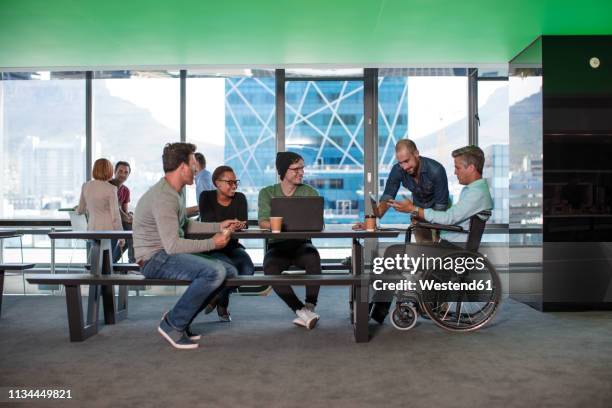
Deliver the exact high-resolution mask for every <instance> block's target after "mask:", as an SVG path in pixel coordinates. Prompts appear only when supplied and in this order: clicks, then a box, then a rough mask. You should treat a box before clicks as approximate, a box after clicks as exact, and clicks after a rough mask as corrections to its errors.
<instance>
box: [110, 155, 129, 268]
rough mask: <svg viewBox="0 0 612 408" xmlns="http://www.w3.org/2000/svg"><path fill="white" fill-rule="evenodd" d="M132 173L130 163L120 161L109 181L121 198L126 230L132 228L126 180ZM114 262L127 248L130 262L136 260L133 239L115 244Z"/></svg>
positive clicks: (119, 198)
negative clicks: (121, 243) (122, 244)
mask: <svg viewBox="0 0 612 408" xmlns="http://www.w3.org/2000/svg"><path fill="white" fill-rule="evenodd" d="M131 173H132V168H131V167H130V163H128V162H125V161H118V162H117V163H115V177H114V178H113V179H112V180H111V181H109V183H111V184H112V185H113V186H115V187H117V199H118V200H119V213H120V214H121V225H122V226H123V230H124V231H131V230H132V213H131V212H130V211H129V209H128V204H129V202H130V189H129V188H127V186H126V185H125V182H126V181H127V179H128V177H130V174H131ZM113 248H115V249H114V251H113V262H117V261H118V260H119V259H121V255H123V252H125V250H126V249H127V250H128V259H129V262H131V263H134V262H136V258H135V257H134V244H133V241H132V240H131V239H128V240H126V245H124V246H123V247H119V246H115V245H113Z"/></svg>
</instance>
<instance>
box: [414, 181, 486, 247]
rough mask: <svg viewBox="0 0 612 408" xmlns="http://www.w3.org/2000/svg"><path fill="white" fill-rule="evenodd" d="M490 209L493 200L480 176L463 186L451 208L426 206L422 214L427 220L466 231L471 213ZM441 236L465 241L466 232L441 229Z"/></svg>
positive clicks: (446, 238) (449, 239)
mask: <svg viewBox="0 0 612 408" xmlns="http://www.w3.org/2000/svg"><path fill="white" fill-rule="evenodd" d="M491 209H493V200H492V199H491V192H490V191H489V184H488V183H487V181H486V180H485V179H482V178H481V179H478V180H476V181H473V182H472V183H470V184H468V185H467V186H465V187H463V190H461V194H460V195H459V200H458V201H457V203H456V204H453V206H452V207H451V208H449V209H448V210H446V211H436V210H432V209H431V208H426V209H425V210H424V216H425V221H427V222H431V223H436V224H444V225H458V226H460V227H462V228H463V229H464V230H466V231H467V230H469V229H470V218H471V217H472V216H473V215H475V214H478V213H479V212H481V211H485V210H491ZM486 218H488V217H486ZM483 219H484V218H483ZM442 238H444V239H445V240H447V241H451V242H466V241H467V234H462V233H459V232H448V231H443V232H442Z"/></svg>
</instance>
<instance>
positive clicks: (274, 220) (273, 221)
mask: <svg viewBox="0 0 612 408" xmlns="http://www.w3.org/2000/svg"><path fill="white" fill-rule="evenodd" d="M282 226H283V217H270V229H271V230H272V232H273V233H275V234H278V233H279V232H281V228H282Z"/></svg>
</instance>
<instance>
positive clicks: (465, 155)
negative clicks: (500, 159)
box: [370, 146, 495, 324]
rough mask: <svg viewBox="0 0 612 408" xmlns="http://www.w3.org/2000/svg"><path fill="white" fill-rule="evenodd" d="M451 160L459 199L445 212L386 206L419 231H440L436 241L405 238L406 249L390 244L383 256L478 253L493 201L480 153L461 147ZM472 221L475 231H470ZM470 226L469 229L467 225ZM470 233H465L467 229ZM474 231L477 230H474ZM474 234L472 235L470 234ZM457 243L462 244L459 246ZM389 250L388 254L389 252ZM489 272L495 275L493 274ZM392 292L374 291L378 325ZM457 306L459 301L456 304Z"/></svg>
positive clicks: (405, 204) (373, 310)
mask: <svg viewBox="0 0 612 408" xmlns="http://www.w3.org/2000/svg"><path fill="white" fill-rule="evenodd" d="M452 156H453V159H454V161H455V175H456V176H457V179H458V180H459V183H460V184H461V185H463V186H465V187H464V188H463V190H462V191H461V194H460V196H459V200H457V202H456V203H454V204H453V205H452V206H451V207H450V208H449V209H447V210H446V211H439V210H434V209H431V208H426V209H423V208H419V207H418V206H415V205H414V203H413V202H412V201H410V200H403V201H395V200H392V201H390V202H389V205H390V206H391V207H393V208H395V209H396V210H397V211H400V212H405V213H409V214H411V216H412V223H413V224H416V225H418V226H419V227H421V228H431V229H435V230H440V231H442V234H441V237H440V239H438V240H437V242H434V243H431V244H427V243H425V244H416V245H415V244H409V245H408V243H409V237H407V245H406V246H403V245H402V246H397V245H394V246H392V247H390V248H389V249H388V250H387V251H386V252H385V257H388V256H395V254H393V253H392V252H393V251H395V253H397V252H399V251H401V252H402V253H406V254H408V255H414V256H419V255H421V254H425V255H427V256H436V255H438V256H440V255H442V254H445V253H449V251H450V252H452V251H453V250H454V251H457V250H461V249H465V250H467V251H472V252H475V251H477V250H478V245H479V244H480V238H481V236H482V231H483V230H484V223H485V222H486V220H487V219H488V218H489V216H490V214H491V212H490V211H491V209H492V208H493V200H492V199H491V193H490V191H489V186H488V183H487V181H486V180H484V179H483V178H482V171H483V167H484V161H485V157H484V153H483V151H482V150H481V149H480V148H479V147H477V146H465V147H462V148H460V149H457V150H454V151H453V152H452ZM475 220H476V221H478V220H480V222H476V224H477V225H478V226H479V228H473V227H474V224H475ZM470 224H472V226H470ZM472 229H474V231H470V234H466V232H468V230H472ZM476 229H478V231H476ZM472 232H474V233H472ZM461 243H464V244H463V245H462V246H460V245H461ZM389 250H391V251H389ZM390 252H391V253H390ZM493 273H495V272H494V271H493ZM392 298H393V292H391V291H377V292H375V295H374V299H373V300H374V302H373V304H372V307H371V311H370V317H371V318H372V319H374V320H376V321H377V322H379V323H381V324H382V323H383V321H384V319H385V317H386V315H387V313H388V311H389V307H390V305H391V300H392ZM457 303H461V302H457Z"/></svg>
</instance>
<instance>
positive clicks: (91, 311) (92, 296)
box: [87, 285, 100, 324]
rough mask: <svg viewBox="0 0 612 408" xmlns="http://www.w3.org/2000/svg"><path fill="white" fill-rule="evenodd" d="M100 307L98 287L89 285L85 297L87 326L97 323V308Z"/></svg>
mask: <svg viewBox="0 0 612 408" xmlns="http://www.w3.org/2000/svg"><path fill="white" fill-rule="evenodd" d="M99 307H100V285H89V296H88V297H87V324H92V323H93V322H94V321H95V322H97V321H98V308H99Z"/></svg>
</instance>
